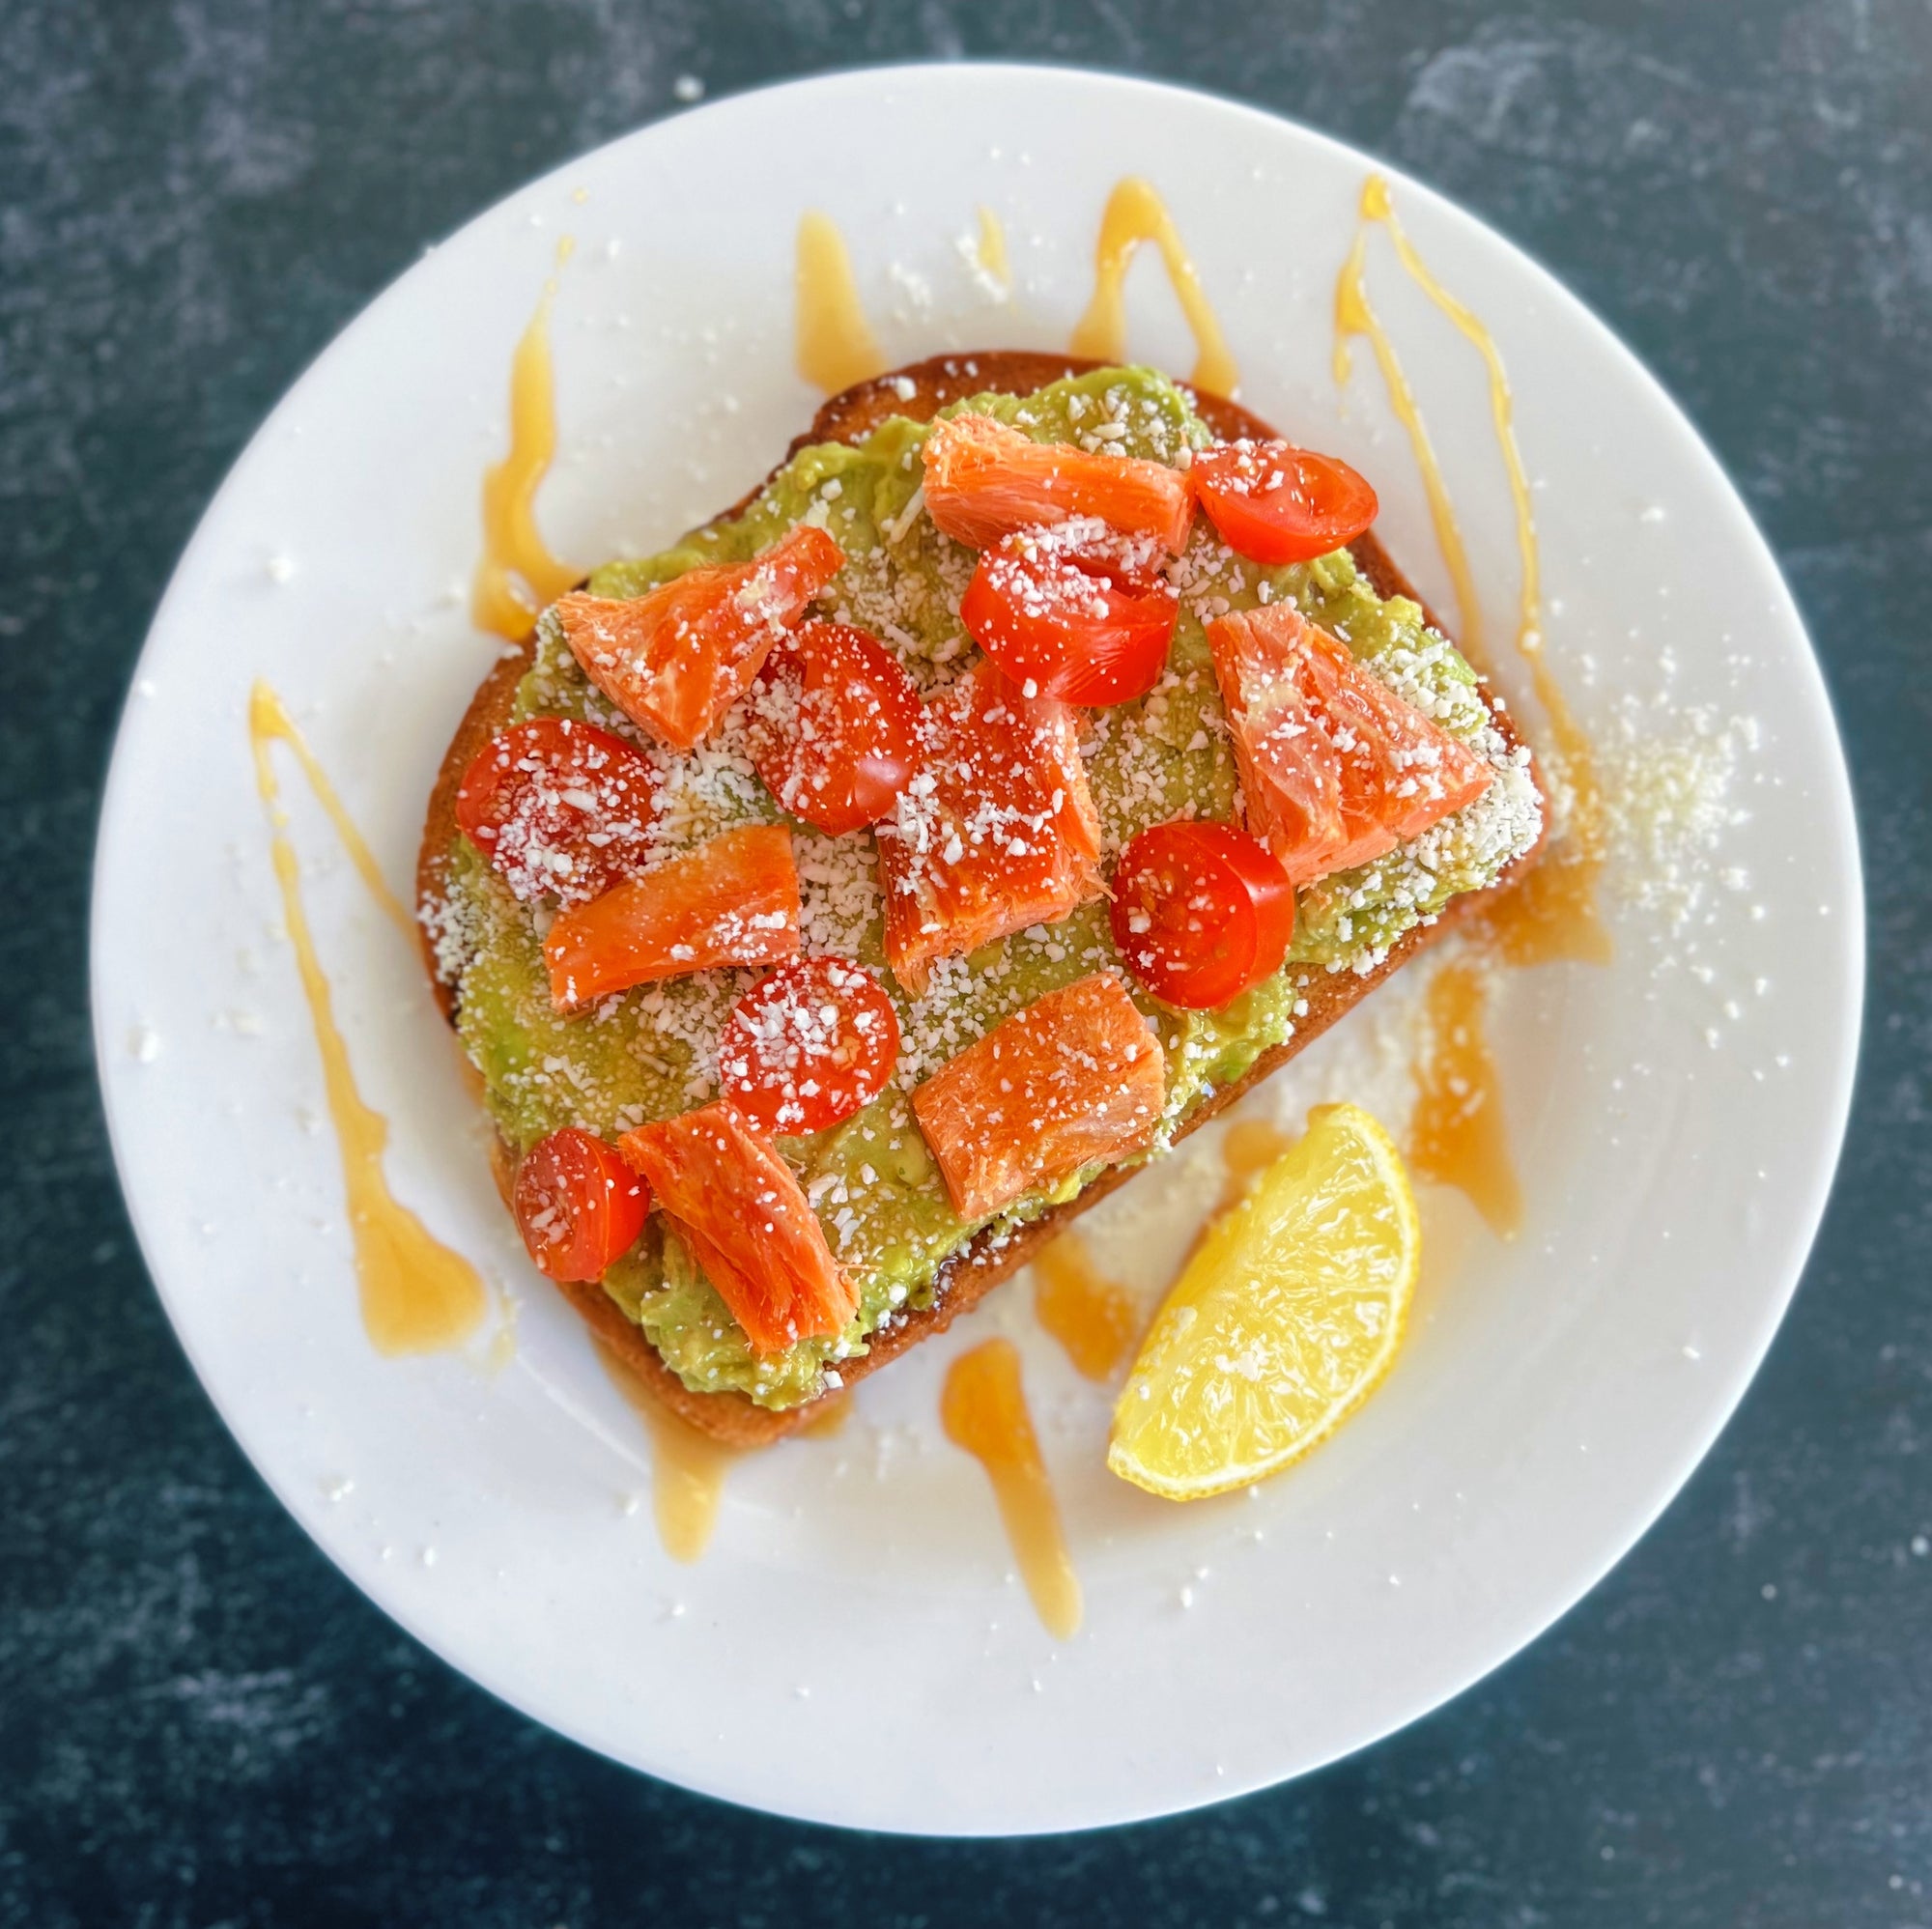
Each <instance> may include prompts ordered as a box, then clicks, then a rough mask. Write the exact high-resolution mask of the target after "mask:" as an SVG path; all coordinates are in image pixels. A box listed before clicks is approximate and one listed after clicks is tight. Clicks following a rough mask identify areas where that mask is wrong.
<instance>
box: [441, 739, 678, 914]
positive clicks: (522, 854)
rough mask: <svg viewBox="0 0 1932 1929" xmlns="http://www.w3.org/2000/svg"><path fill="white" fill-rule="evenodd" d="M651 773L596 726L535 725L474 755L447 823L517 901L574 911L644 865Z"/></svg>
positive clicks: (642, 760)
mask: <svg viewBox="0 0 1932 1929" xmlns="http://www.w3.org/2000/svg"><path fill="white" fill-rule="evenodd" d="M656 788H657V773H656V771H655V770H653V769H652V767H651V765H650V762H649V760H648V759H647V758H646V757H644V756H643V755H641V754H640V753H639V752H638V751H636V750H634V749H633V748H632V747H631V746H630V745H629V744H627V743H626V742H625V741H624V740H623V738H621V737H613V736H612V735H611V732H610V731H609V730H600V729H599V728H598V727H597V725H596V724H595V723H574V722H572V721H571V720H570V719H568V718H563V717H534V718H532V719H531V720H530V721H529V722H528V723H518V724H515V725H513V726H512V727H511V728H510V729H507V730H504V731H501V732H500V733H499V734H498V735H497V736H495V737H492V738H491V739H490V741H489V742H488V743H487V744H485V745H484V746H483V748H482V749H481V750H480V751H478V752H477V753H476V755H475V756H474V757H473V758H472V759H471V760H470V764H469V769H468V770H467V771H465V772H464V773H463V781H462V783H461V784H460V785H459V786H458V788H457V792H456V821H457V824H458V826H459V828H460V829H461V830H462V831H463V833H464V835H465V836H466V837H469V841H470V842H471V843H472V844H474V845H475V846H476V848H477V849H478V850H479V851H481V852H482V853H483V855H484V856H485V857H486V858H488V859H489V860H490V862H491V864H493V865H495V866H496V867H497V870H499V871H500V872H501V873H502V874H503V878H504V880H505V882H507V883H508V885H509V887H510V889H511V890H512V891H514V892H515V893H516V894H517V895H518V896H519V897H520V898H522V899H523V900H524V901H525V902H526V903H533V902H534V901H535V900H536V899H538V898H540V897H546V896H553V895H554V896H555V897H557V898H559V899H560V900H561V901H562V902H563V903H565V904H581V903H583V902H584V901H586V900H587V899H589V898H592V897H595V896H597V895H598V894H600V893H601V892H604V891H606V890H608V889H609V888H610V887H611V885H612V884H615V883H616V882H617V881H618V879H620V878H622V877H623V876H624V875H625V874H626V873H627V872H629V871H630V870H631V869H632V868H633V867H634V866H635V865H638V864H640V863H641V862H642V861H643V856H644V837H645V834H646V832H647V830H648V828H649V826H650V822H651V801H652V796H653V794H654V792H655V791H656Z"/></svg>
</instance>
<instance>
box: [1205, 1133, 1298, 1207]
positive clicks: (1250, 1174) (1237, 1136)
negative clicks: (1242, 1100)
mask: <svg viewBox="0 0 1932 1929" xmlns="http://www.w3.org/2000/svg"><path fill="white" fill-rule="evenodd" d="M1294 1143H1295V1140H1294V1135H1293V1133H1291V1132H1284V1131H1283V1130H1282V1129H1281V1127H1280V1126H1279V1125H1275V1124H1271V1123H1270V1122H1269V1121H1267V1120H1265V1119H1236V1121H1235V1122H1234V1123H1233V1124H1232V1125H1230V1126H1229V1127H1228V1130H1227V1133H1226V1135H1225V1136H1224V1137H1223V1139H1222V1141H1221V1162H1222V1164H1223V1165H1225V1166H1226V1167H1227V1168H1228V1177H1226V1178H1225V1179H1224V1180H1223V1181H1222V1185H1221V1203H1220V1205H1219V1206H1217V1207H1216V1210H1217V1211H1220V1212H1227V1211H1231V1210H1232V1209H1233V1208H1234V1207H1235V1206H1238V1205H1239V1204H1240V1203H1241V1201H1242V1199H1243V1198H1245V1197H1246V1195H1247V1190H1248V1187H1249V1185H1250V1184H1251V1183H1252V1182H1253V1181H1254V1179H1255V1177H1256V1176H1257V1175H1258V1174H1260V1173H1264V1172H1265V1171H1267V1169H1268V1167H1269V1166H1271V1165H1273V1164H1274V1162H1275V1160H1276V1159H1278V1158H1280V1157H1281V1155H1282V1153H1284V1152H1285V1151H1288V1150H1289V1149H1291V1148H1292V1147H1293V1145H1294Z"/></svg>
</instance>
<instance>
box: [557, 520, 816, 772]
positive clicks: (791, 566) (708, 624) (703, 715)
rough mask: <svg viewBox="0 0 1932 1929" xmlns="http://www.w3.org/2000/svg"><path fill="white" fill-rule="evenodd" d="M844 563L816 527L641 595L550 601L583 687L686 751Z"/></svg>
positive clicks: (708, 729)
mask: <svg viewBox="0 0 1932 1929" xmlns="http://www.w3.org/2000/svg"><path fill="white" fill-rule="evenodd" d="M844 563H845V555H844V552H843V551H841V550H840V549H839V547H838V544H837V543H835V542H834V541H833V540H832V538H831V537H830V536H828V535H827V534H826V533H825V531H824V530H823V529H820V528H816V527H814V526H813V525H810V524H809V523H802V524H800V525H799V526H798V527H797V528H795V529H793V530H792V531H791V532H790V534H789V535H787V536H786V537H785V538H784V539H783V540H782V541H781V542H779V543H777V544H775V545H774V546H773V547H772V548H771V549H768V550H767V551H766V552H765V553H764V554H763V555H761V556H757V557H754V558H753V560H752V561H751V562H740V563H726V564H719V565H716V566H704V567H700V568H697V569H693V570H687V571H686V572H685V573H684V575H682V576H679V577H674V578H672V580H671V581H670V582H664V583H660V584H659V585H658V587H657V588H655V589H652V590H647V591H646V592H645V593H644V594H643V595H642V596H638V597H632V598H629V599H618V598H611V597H608V596H589V595H586V594H584V593H583V592H582V591H574V592H573V593H572V594H570V595H569V596H565V597H563V598H561V599H560V600H559V601H558V602H557V604H556V606H555V608H556V614H557V620H558V621H559V622H560V623H561V624H562V625H563V634H564V636H565V637H566V638H568V640H569V643H570V647H571V648H572V650H574V651H575V652H576V655H577V660H578V662H579V663H581V664H582V666H583V668H584V671H585V673H586V674H587V675H588V676H589V678H590V680H591V682H593V683H594V684H596V686H597V687H598V689H599V690H601V691H602V692H603V693H604V695H606V696H608V697H609V698H610V699H611V702H612V703H614V704H615V705H616V706H617V708H618V709H620V710H621V711H623V713H624V714H625V716H627V717H629V718H630V719H631V721H632V722H633V723H639V724H640V725H642V727H643V728H645V729H646V730H649V731H650V732H651V733H652V734H653V735H654V736H657V737H661V738H662V739H663V740H664V741H665V742H666V743H668V744H669V745H671V746H672V748H673V749H676V750H680V751H688V750H690V749H691V748H692V747H693V746H694V745H695V744H696V743H697V742H698V741H699V740H700V739H701V738H703V737H705V736H707V735H709V733H710V732H711V731H712V730H713V729H715V728H716V727H717V724H718V722H719V719H720V718H722V717H723V716H724V715H725V711H727V710H728V709H730V707H731V706H732V704H734V703H735V702H737V700H738V698H739V697H741V696H742V695H744V694H745V690H746V688H747V686H748V685H749V684H750V683H751V681H752V679H753V677H754V676H756V675H757V673H758V667H759V665H760V664H762V663H763V662H764V660H765V657H766V654H767V652H769V650H770V649H771V647H772V645H773V644H774V643H775V642H777V641H778V639H779V638H780V637H781V636H782V635H783V633H784V631H785V629H786V627H787V626H788V625H789V624H791V623H793V622H795V621H796V620H797V619H798V617H799V616H800V615H801V614H802V613H803V612H804V610H805V607H806V605H807V604H808V603H810V601H811V599H812V598H813V597H814V596H816V595H817V594H818V592H819V591H820V590H821V589H823V588H824V587H825V585H826V584H827V583H828V582H831V581H832V579H833V578H834V577H835V576H837V575H838V572H839V570H840V569H841V568H843V567H844Z"/></svg>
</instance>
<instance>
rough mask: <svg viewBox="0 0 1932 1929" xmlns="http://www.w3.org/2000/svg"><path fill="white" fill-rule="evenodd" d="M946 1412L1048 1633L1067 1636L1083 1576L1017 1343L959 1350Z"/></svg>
mask: <svg viewBox="0 0 1932 1929" xmlns="http://www.w3.org/2000/svg"><path fill="white" fill-rule="evenodd" d="M939 1413H940V1419H941V1421H942V1422H943V1423H944V1425H945V1428H946V1434H947V1438H948V1439H950V1440H952V1443H953V1444H954V1445H955V1446H958V1447H963V1448H964V1449H965V1450H966V1452H967V1453H969V1454H971V1455H972V1456H973V1458H974V1459H975V1460H977V1461H979V1462H980V1465H981V1466H982V1467H984V1468H985V1470H986V1478H987V1479H988V1480H989V1481H990V1482H991V1483H992V1486H993V1498H994V1500H995V1501H996V1502H997V1503H998V1505H999V1509H1000V1518H1001V1519H1002V1520H1003V1521H1005V1523H1006V1529H1007V1539H1008V1540H1009V1542H1010V1543H1011V1545H1012V1550H1013V1558H1014V1560H1015V1561H1017V1562H1018V1564H1019V1570H1020V1578H1021V1579H1022V1580H1024V1581H1025V1582H1026V1588H1027V1593H1028V1594H1029V1595H1031V1596H1032V1598H1033V1604H1034V1607H1035V1610H1036V1611H1037V1613H1038V1615H1039V1618H1040V1620H1041V1621H1042V1622H1043V1623H1044V1624H1045V1627H1046V1630H1047V1631H1048V1632H1049V1633H1051V1634H1054V1635H1057V1636H1058V1637H1059V1638H1060V1639H1061V1640H1066V1639H1068V1638H1069V1637H1070V1636H1071V1635H1073V1634H1074V1633H1075V1632H1077V1631H1078V1630H1079V1627H1080V1615H1081V1599H1080V1576H1079V1575H1078V1574H1075V1573H1074V1572H1073V1562H1072V1560H1071V1558H1070V1557H1069V1555H1068V1554H1067V1551H1066V1540H1065V1535H1064V1534H1063V1533H1062V1532H1061V1528H1060V1508H1059V1506H1058V1504H1057V1503H1056V1502H1055V1500H1054V1497H1053V1488H1052V1486H1051V1484H1050V1483H1049V1482H1048V1480H1047V1476H1046V1466H1045V1463H1044V1462H1043V1461H1041V1459H1040V1457H1039V1442H1038V1441H1037V1439H1036V1438H1035V1437H1034V1431H1033V1420H1032V1417H1031V1416H1030V1415H1029V1414H1028V1412H1027V1405H1026V1392H1025V1389H1024V1388H1023V1387H1022V1386H1021V1384H1020V1356H1019V1353H1018V1352H1017V1351H1016V1350H1015V1348H1014V1347H1013V1344H1012V1342H1011V1341H1010V1340H988V1341H986V1342H984V1344H982V1345H980V1346H978V1347H974V1348H973V1350H972V1351H971V1352H970V1353H962V1354H960V1356H959V1357H958V1358H957V1359H956V1360H954V1361H953V1362H952V1367H951V1368H950V1369H949V1370H948V1372H947V1376H946V1390H945V1392H944V1394H943V1395H942V1396H941V1398H940V1406H939Z"/></svg>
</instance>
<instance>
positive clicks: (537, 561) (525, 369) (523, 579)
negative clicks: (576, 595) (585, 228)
mask: <svg viewBox="0 0 1932 1929" xmlns="http://www.w3.org/2000/svg"><path fill="white" fill-rule="evenodd" d="M571 247H572V242H571V240H570V237H569V236H567V235H566V236H565V237H564V238H563V239H562V240H561V241H559V242H558V243H557V249H556V259H557V266H558V267H559V268H561V267H562V266H563V264H564V263H565V262H566V261H568V260H569V259H570V253H571ZM555 298H556V279H555V277H554V276H553V277H552V278H551V279H550V280H549V281H547V282H546V283H545V284H544V292H543V295H542V298H540V299H539V300H538V302H537V310H536V313H535V314H534V315H532V316H531V317H530V324H529V326H528V327H526V329H525V330H524V334H523V339H522V340H521V341H519V342H518V344H517V352H516V354H515V355H513V356H512V357H511V361H510V450H509V453H508V454H507V455H506V456H505V457H504V458H503V460H502V461H501V462H499V463H497V464H495V465H494V466H493V467H492V468H489V469H488V470H486V471H485V473H484V476H483V553H482V555H481V556H480V557H479V558H478V559H477V564H476V577H475V581H474V582H473V583H472V584H471V587H470V595H469V610H470V615H471V617H472V618H473V620H474V621H475V624H476V627H477V628H478V629H479V630H488V631H490V632H491V633H492V634H493V635H495V636H498V637H502V638H507V639H508V640H509V641H510V642H513V643H520V642H522V641H523V640H524V638H526V637H527V636H528V635H529V634H530V632H531V631H532V630H533V629H535V627H536V620H537V616H538V613H539V612H540V611H541V610H543V609H544V608H545V607H546V606H548V605H549V604H552V603H554V602H555V601H556V599H557V598H558V597H559V596H561V595H562V594H563V593H564V591H565V590H567V589H568V588H569V587H570V586H571V585H572V584H573V583H574V582H576V581H577V580H578V577H579V575H580V574H581V572H580V571H578V570H576V569H573V568H572V567H571V566H570V564H568V563H565V562H559V561H558V560H557V559H556V557H555V556H554V555H552V554H551V553H550V550H549V548H548V546H547V545H546V544H545V542H544V539H543V536H542V535H541V533H540V532H539V531H538V529H537V523H536V494H537V487H538V485H539V484H540V483H541V482H542V481H543V479H544V477H545V476H546V475H547V474H548V473H549V472H550V466H551V463H552V461H553V460H554V457H555V455H556V387H555V383H554V379H553V376H552V371H551V355H550V311H551V304H552V302H554V300H555Z"/></svg>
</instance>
